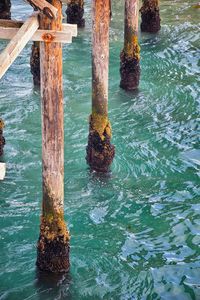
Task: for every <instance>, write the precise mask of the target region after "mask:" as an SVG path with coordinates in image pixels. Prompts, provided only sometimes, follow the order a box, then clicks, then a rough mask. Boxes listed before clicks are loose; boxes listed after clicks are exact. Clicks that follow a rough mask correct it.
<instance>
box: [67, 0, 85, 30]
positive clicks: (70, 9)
mask: <svg viewBox="0 0 200 300" xmlns="http://www.w3.org/2000/svg"><path fill="white" fill-rule="evenodd" d="M66 14H67V23H69V24H77V26H78V27H79V28H82V27H85V19H84V18H83V15H84V1H82V0H79V1H77V0H76V1H73V0H72V1H70V2H69V3H68V5H67V10H66Z"/></svg>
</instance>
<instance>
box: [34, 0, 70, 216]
mask: <svg viewBox="0 0 200 300" xmlns="http://www.w3.org/2000/svg"><path fill="white" fill-rule="evenodd" d="M51 4H52V5H54V6H55V7H56V8H57V10H58V18H57V19H56V20H49V19H48V18H47V17H46V16H44V15H40V28H41V29H43V30H46V29H47V30H56V31H61V30H62V12H61V7H62V5H61V2H60V1H59V0H52V1H51ZM40 72H41V99H42V160H43V168H42V177H43V215H45V214H48V213H49V212H51V213H53V214H57V213H60V211H63V199H64V186H63V181H64V128H63V81H62V45H61V44H60V43H45V42H41V43H40Z"/></svg>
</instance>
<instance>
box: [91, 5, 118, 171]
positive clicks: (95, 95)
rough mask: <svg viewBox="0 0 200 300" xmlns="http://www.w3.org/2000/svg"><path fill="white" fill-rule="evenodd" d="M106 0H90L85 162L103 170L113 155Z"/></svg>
mask: <svg viewBox="0 0 200 300" xmlns="http://www.w3.org/2000/svg"><path fill="white" fill-rule="evenodd" d="M109 24H110V1H109V0H92V114H91V116H90V128H89V137H88V146H87V157H86V160H87V163H88V164H89V166H90V167H91V169H92V170H95V171H98V172H107V171H108V169H109V166H110V164H111V163H112V160H113V157H114V153H115V150H114V146H113V145H111V143H110V140H111V135H112V134H111V125H110V122H109V119H108V65H109Z"/></svg>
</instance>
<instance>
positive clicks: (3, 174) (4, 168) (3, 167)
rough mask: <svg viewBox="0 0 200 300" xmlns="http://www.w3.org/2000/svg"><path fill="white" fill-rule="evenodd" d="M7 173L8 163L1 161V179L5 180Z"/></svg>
mask: <svg viewBox="0 0 200 300" xmlns="http://www.w3.org/2000/svg"><path fill="white" fill-rule="evenodd" d="M5 175H6V164H5V163H0V180H4V178H5Z"/></svg>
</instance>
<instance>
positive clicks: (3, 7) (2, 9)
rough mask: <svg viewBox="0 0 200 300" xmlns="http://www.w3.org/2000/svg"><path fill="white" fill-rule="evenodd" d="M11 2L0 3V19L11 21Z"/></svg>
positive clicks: (5, 0) (4, 0) (3, 1)
mask: <svg viewBox="0 0 200 300" xmlns="http://www.w3.org/2000/svg"><path fill="white" fill-rule="evenodd" d="M10 9H11V2H10V0H1V1H0V19H11V12H10Z"/></svg>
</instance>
